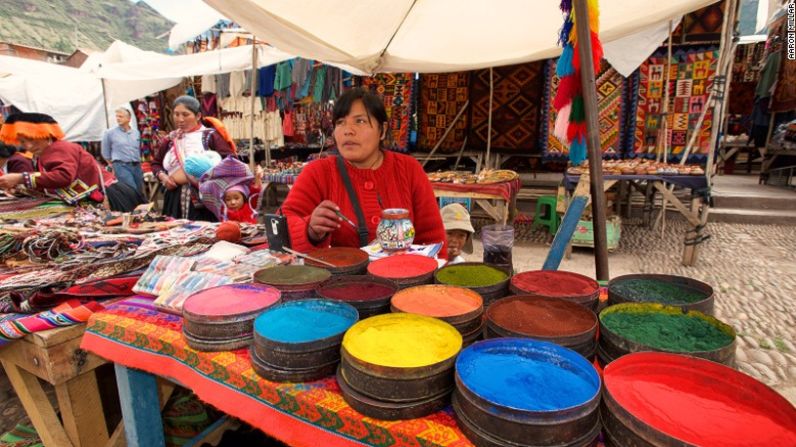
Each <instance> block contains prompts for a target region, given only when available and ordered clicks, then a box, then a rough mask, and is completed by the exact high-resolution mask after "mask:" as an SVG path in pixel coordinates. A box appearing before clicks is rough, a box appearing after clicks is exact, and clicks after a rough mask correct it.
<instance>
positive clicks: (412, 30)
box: [204, 0, 717, 73]
mask: <svg viewBox="0 0 796 447" xmlns="http://www.w3.org/2000/svg"><path fill="white" fill-rule="evenodd" d="M716 1H717V0H667V1H661V0H602V1H601V2H600V38H601V39H602V41H603V43H610V42H612V41H614V40H617V39H621V38H623V37H627V36H630V35H632V34H636V33H639V32H643V31H644V30H646V29H648V28H649V27H651V26H659V25H660V24H661V23H668V21H669V20H671V19H673V20H677V19H679V18H680V16H682V15H683V14H685V13H687V12H690V11H694V10H696V9H699V8H702V7H704V6H707V5H709V4H712V3H715V2H716ZM204 2H205V3H207V4H208V5H210V6H212V7H213V8H215V9H216V10H217V11H219V12H220V13H221V14H223V15H225V16H226V17H229V18H230V19H232V20H234V21H235V22H236V23H239V24H240V25H242V26H243V27H244V28H246V30H248V31H249V32H251V33H253V34H254V35H256V36H257V38H258V39H262V40H265V41H267V42H269V43H271V44H272V45H274V46H275V47H277V48H279V49H281V50H283V51H287V52H289V53H292V54H296V55H298V56H301V57H304V58H307V59H316V60H323V61H327V62H332V63H340V64H347V65H350V66H353V67H357V68H359V69H361V70H362V71H364V72H368V73H376V72H424V73H433V72H448V71H460V70H473V69H479V68H486V67H493V66H501V65H510V64H517V63H522V62H530V61H535V60H540V59H547V58H551V57H556V56H558V54H559V53H560V52H561V50H560V48H559V47H557V46H556V40H557V38H558V33H559V29H560V28H561V24H562V23H563V19H562V16H561V11H560V9H559V2H558V1H554V0H550V1H529V0H504V1H501V2H497V3H496V2H493V1H488V0H370V1H367V2H351V1H349V0H300V1H292V2H286V1H283V0H204ZM647 56H648V55H647ZM609 62H610V60H609Z"/></svg>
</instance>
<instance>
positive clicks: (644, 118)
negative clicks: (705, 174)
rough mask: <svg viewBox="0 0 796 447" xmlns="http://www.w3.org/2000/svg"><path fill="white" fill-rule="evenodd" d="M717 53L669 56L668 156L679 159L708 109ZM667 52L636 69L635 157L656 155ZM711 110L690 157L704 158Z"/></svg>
mask: <svg viewBox="0 0 796 447" xmlns="http://www.w3.org/2000/svg"><path fill="white" fill-rule="evenodd" d="M718 56H719V52H718V49H716V48H715V47H710V48H708V49H689V50H678V51H676V52H675V53H673V54H672V57H673V59H674V61H673V62H672V68H671V77H670V79H671V82H670V90H669V118H668V126H667V128H668V129H669V130H668V132H667V137H668V138H669V147H670V154H672V156H673V158H674V159H678V158H679V157H680V154H682V152H683V150H685V147H686V145H687V144H688V141H689V140H690V138H691V134H692V133H693V132H694V128H695V127H696V123H697V121H698V120H699V116H700V114H701V113H702V109H703V108H704V107H706V106H707V104H706V103H707V99H708V95H709V93H710V89H711V84H712V83H713V76H714V74H715V73H716V61H717V59H718ZM665 72H666V53H665V52H662V53H657V54H655V55H653V56H652V57H650V58H649V59H647V61H646V62H644V63H643V64H642V65H641V67H639V82H638V91H637V96H638V103H637V105H636V129H635V143H634V146H633V151H634V152H635V153H636V154H637V155H642V154H655V151H656V148H657V138H658V130H659V129H660V128H661V126H662V123H661V114H662V113H663V98H664V95H665V90H666V87H665V83H666V73H665ZM712 123H713V111H712V110H708V112H707V114H706V115H705V118H704V120H703V122H702V126H701V128H700V129H699V136H698V137H697V139H696V141H695V143H694V147H693V149H692V150H691V154H692V155H696V156H699V155H705V154H707V153H708V149H709V145H710V129H711V125H712Z"/></svg>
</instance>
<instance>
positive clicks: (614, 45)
mask: <svg viewBox="0 0 796 447" xmlns="http://www.w3.org/2000/svg"><path fill="white" fill-rule="evenodd" d="M680 20H681V18H679V17H678V18H677V19H675V20H672V21H671V23H672V28H671V29H672V31H674V29H675V28H677V25H679V24H680ZM667 37H669V21H668V20H666V21H664V22H661V23H658V24H657V25H653V26H650V27H649V28H648V29H646V30H644V31H642V32H640V33H636V34H632V35H630V36H627V37H623V38H621V39H617V40H614V41H611V42H606V43H605V44H603V50H604V51H605V59H607V60H608V62H610V63H611V66H612V67H614V69H615V70H616V71H618V72H619V74H621V75H622V76H624V77H628V76H630V75H631V74H632V73H633V72H634V71H636V69H637V68H638V67H639V65H641V64H642V63H643V62H644V61H645V60H647V58H649V57H650V55H651V54H652V53H653V52H654V51H655V50H656V49H658V47H660V46H661V43H663V42H664V41H665V40H666V38H667Z"/></svg>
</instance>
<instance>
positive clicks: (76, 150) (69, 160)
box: [0, 113, 146, 212]
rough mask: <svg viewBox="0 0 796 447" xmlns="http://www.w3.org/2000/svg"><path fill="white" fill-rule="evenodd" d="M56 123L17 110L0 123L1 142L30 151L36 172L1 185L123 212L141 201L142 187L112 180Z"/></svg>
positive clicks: (0, 181) (15, 175)
mask: <svg viewBox="0 0 796 447" xmlns="http://www.w3.org/2000/svg"><path fill="white" fill-rule="evenodd" d="M63 138H64V132H63V130H61V126H59V125H58V122H56V121H55V119H53V117H51V116H49V115H45V114H43V113H16V114H13V115H11V116H9V117H8V119H6V122H5V124H3V127H2V128H0V141H2V142H4V143H6V144H13V145H19V146H21V147H22V148H24V149H25V150H26V151H27V152H29V153H31V154H33V166H34V168H35V171H32V172H22V173H12V174H6V175H3V176H2V177H0V189H10V188H14V187H15V186H17V185H24V186H26V187H27V188H29V189H35V190H39V191H43V192H45V193H47V194H48V195H52V196H55V197H58V198H59V199H61V200H63V201H64V202H66V203H68V204H70V205H76V204H78V203H95V204H100V205H103V206H105V207H106V208H110V209H111V210H113V211H123V212H128V211H132V210H133V209H135V207H136V206H138V205H140V204H141V203H144V202H145V201H146V200H145V199H144V197H143V195H142V194H141V192H139V191H136V190H135V189H133V188H131V187H129V186H127V185H125V184H123V183H120V182H117V181H116V178H115V177H114V176H113V174H111V173H109V172H103V169H102V168H101V167H100V165H99V163H98V162H97V161H96V160H95V159H94V157H92V156H91V154H89V153H88V152H87V151H86V150H84V149H83V148H82V147H81V146H80V145H77V144H75V143H70V142H68V141H65V140H64V139H63Z"/></svg>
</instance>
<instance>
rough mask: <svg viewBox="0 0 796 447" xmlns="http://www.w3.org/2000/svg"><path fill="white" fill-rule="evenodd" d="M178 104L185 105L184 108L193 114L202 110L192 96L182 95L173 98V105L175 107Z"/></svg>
mask: <svg viewBox="0 0 796 447" xmlns="http://www.w3.org/2000/svg"><path fill="white" fill-rule="evenodd" d="M179 105H182V106H185V108H186V109H188V110H190V111H191V112H193V113H194V115H198V114H199V112H201V111H202V106H201V104H199V100H198V99H196V98H194V97H193V96H188V95H183V96H180V97H179V98H177V99H175V100H174V107H175V108H176V107H177V106H179Z"/></svg>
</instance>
